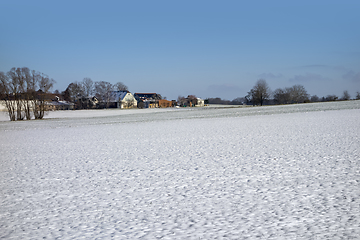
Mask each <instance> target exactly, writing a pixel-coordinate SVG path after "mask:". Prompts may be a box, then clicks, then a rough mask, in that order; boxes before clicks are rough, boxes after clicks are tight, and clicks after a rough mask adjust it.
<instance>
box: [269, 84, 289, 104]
mask: <svg viewBox="0 0 360 240" xmlns="http://www.w3.org/2000/svg"><path fill="white" fill-rule="evenodd" d="M289 90H290V88H285V89H282V88H278V89H275V91H274V92H273V96H274V101H275V103H277V104H287V103H289V102H290V91H289Z"/></svg>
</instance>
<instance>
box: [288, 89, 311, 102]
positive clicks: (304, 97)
mask: <svg viewBox="0 0 360 240" xmlns="http://www.w3.org/2000/svg"><path fill="white" fill-rule="evenodd" d="M290 97H291V101H292V102H293V103H303V102H307V101H309V94H308V93H307V91H306V90H305V88H304V86H302V85H294V86H292V87H291V90H290Z"/></svg>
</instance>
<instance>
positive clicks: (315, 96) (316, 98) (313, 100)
mask: <svg viewBox="0 0 360 240" xmlns="http://www.w3.org/2000/svg"><path fill="white" fill-rule="evenodd" d="M310 101H311V102H319V101H320V98H319V97H318V96H317V95H313V96H311V98H310Z"/></svg>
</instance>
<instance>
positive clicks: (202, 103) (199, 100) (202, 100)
mask: <svg viewBox="0 0 360 240" xmlns="http://www.w3.org/2000/svg"><path fill="white" fill-rule="evenodd" d="M195 106H196V107H203V106H205V100H204V99H201V98H197V104H196V105H195Z"/></svg>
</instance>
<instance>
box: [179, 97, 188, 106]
mask: <svg viewBox="0 0 360 240" xmlns="http://www.w3.org/2000/svg"><path fill="white" fill-rule="evenodd" d="M186 102H187V99H186V98H185V97H184V96H178V98H177V103H178V104H179V106H181V107H184V106H186Z"/></svg>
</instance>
